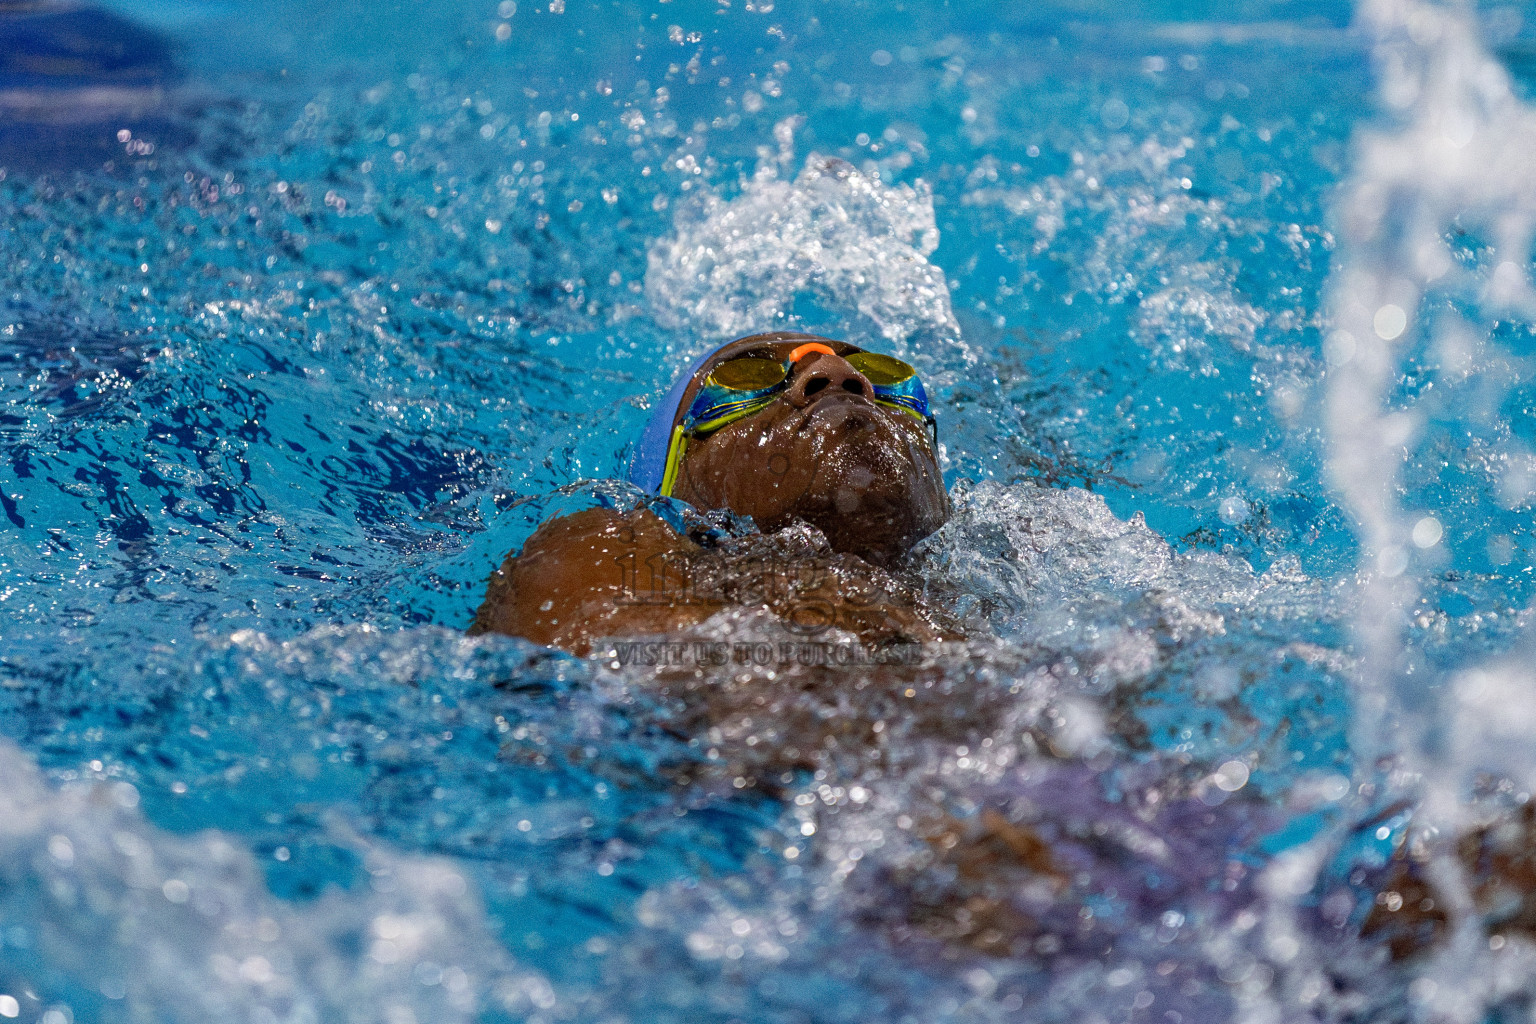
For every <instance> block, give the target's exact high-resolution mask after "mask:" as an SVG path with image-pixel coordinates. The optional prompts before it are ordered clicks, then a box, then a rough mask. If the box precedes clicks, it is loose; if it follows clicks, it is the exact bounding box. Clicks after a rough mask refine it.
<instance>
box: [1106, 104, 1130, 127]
mask: <svg viewBox="0 0 1536 1024" xmlns="http://www.w3.org/2000/svg"><path fill="white" fill-rule="evenodd" d="M1099 119H1100V120H1101V121H1103V122H1104V127H1105V128H1108V129H1109V130H1110V131H1112V132H1113V131H1119V130H1120V129H1121V128H1124V127H1125V126H1126V124H1128V123H1129V122H1130V120H1131V108H1130V107H1128V106H1126V105H1125V101H1124V100H1122V99H1119V98H1116V99H1112V100H1108V101H1106V102H1105V104H1104V105H1103V106H1102V107H1100V108H1099Z"/></svg>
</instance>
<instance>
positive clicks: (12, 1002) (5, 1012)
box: [0, 995, 21, 1017]
mask: <svg viewBox="0 0 1536 1024" xmlns="http://www.w3.org/2000/svg"><path fill="white" fill-rule="evenodd" d="M20 1013H21V1004H20V1003H18V1002H17V1001H16V997H15V996H13V995H0V1017H15V1016H17V1015H19V1014H20Z"/></svg>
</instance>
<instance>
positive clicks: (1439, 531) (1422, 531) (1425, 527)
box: [1413, 516, 1445, 548]
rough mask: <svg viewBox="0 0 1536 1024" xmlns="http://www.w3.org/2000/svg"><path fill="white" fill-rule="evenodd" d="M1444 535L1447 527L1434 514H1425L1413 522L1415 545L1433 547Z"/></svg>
mask: <svg viewBox="0 0 1536 1024" xmlns="http://www.w3.org/2000/svg"><path fill="white" fill-rule="evenodd" d="M1444 535H1445V528H1444V527H1442V526H1441V525H1440V520H1438V519H1436V518H1435V517H1434V516H1425V517H1424V518H1423V519H1420V520H1419V521H1418V522H1417V523H1414V524H1413V544H1414V547H1420V548H1432V547H1434V546H1435V545H1436V544H1439V543H1440V538H1441V537H1443V536H1444Z"/></svg>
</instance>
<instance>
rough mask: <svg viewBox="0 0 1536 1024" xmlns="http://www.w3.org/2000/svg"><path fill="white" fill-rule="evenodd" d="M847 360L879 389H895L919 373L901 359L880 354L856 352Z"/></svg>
mask: <svg viewBox="0 0 1536 1024" xmlns="http://www.w3.org/2000/svg"><path fill="white" fill-rule="evenodd" d="M847 359H848V365H850V366H852V367H853V368H854V369H855V370H858V371H859V372H860V373H862V374H863V375H864V376H865V378H866V379H868V381H869V382H870V383H871V384H873V385H874V386H875V387H877V388H889V387H894V386H896V385H897V384H900V383H901V382H902V381H904V380H907V379H909V378H910V377H912V376H913V375H914V374H916V373H917V371H916V370H914V369H913V368H912V367H911V366H909V365H907V364H906V363H904V362H902V361H901V360H900V359H897V358H895V357H894V356H887V355H881V354H880V353H879V352H855V353H853V354H852V355H850V356H848V357H847Z"/></svg>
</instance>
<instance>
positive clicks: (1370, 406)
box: [1270, 0, 1536, 1024]
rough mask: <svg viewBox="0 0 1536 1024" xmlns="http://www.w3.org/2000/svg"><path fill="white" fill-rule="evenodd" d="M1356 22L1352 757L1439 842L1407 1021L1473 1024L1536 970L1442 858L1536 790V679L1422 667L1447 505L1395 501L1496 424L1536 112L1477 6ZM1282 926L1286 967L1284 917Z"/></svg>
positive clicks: (1391, 13)
mask: <svg viewBox="0 0 1536 1024" xmlns="http://www.w3.org/2000/svg"><path fill="white" fill-rule="evenodd" d="M1358 11H1359V16H1360V21H1361V22H1362V24H1363V25H1364V27H1365V28H1366V29H1367V30H1368V31H1369V32H1370V33H1371V34H1372V36H1373V40H1374V46H1375V54H1376V58H1377V63H1378V67H1379V74H1380V99H1381V102H1382V106H1383V108H1384V115H1385V116H1384V118H1383V120H1382V121H1378V122H1376V123H1375V124H1374V125H1373V126H1371V127H1366V128H1362V129H1360V130H1359V131H1358V132H1357V135H1356V139H1355V154H1354V169H1353V171H1352V173H1351V175H1350V177H1349V178H1348V180H1347V181H1346V182H1345V185H1344V188H1343V189H1342V190H1341V193H1340V196H1339V201H1338V205H1337V213H1338V218H1337V219H1338V222H1339V226H1340V230H1339V235H1340V254H1339V259H1338V261H1337V263H1336V264H1335V267H1334V270H1333V272H1332V276H1331V279H1330V284H1329V296H1328V301H1329V307H1330V321H1331V332H1330V334H1329V335H1328V338H1327V343H1326V349H1327V353H1328V356H1329V361H1330V363H1331V364H1332V371H1331V373H1330V374H1329V379H1328V390H1327V427H1328V433H1329V436H1330V440H1331V444H1330V467H1329V468H1330V472H1331V474H1332V478H1333V481H1334V484H1335V485H1336V486H1337V487H1338V488H1339V490H1340V492H1341V493H1342V494H1343V497H1344V500H1345V503H1346V504H1347V506H1348V507H1349V509H1350V511H1351V512H1352V513H1353V514H1354V516H1355V518H1356V520H1357V522H1358V527H1357V533H1358V536H1359V539H1360V541H1361V547H1362V560H1361V566H1360V569H1361V573H1360V575H1361V580H1362V591H1361V594H1360V601H1359V610H1358V612H1357V615H1356V631H1355V633H1356V644H1357V651H1358V654H1359V657H1360V663H1359V673H1358V692H1357V706H1356V711H1355V714H1354V717H1353V725H1352V729H1353V737H1352V743H1353V746H1354V748H1355V753H1356V757H1357V763H1358V764H1359V765H1361V766H1362V767H1361V770H1362V771H1363V772H1365V773H1367V774H1368V773H1370V772H1371V771H1372V770H1373V769H1375V768H1377V767H1379V766H1380V765H1382V764H1386V763H1392V764H1394V765H1396V766H1397V768H1398V771H1397V773H1396V774H1395V775H1394V779H1395V780H1397V781H1398V782H1399V783H1401V784H1403V785H1404V786H1405V788H1406V790H1407V793H1408V795H1410V796H1415V797H1418V798H1419V799H1420V801H1421V803H1420V812H1419V815H1420V820H1421V822H1422V823H1423V824H1427V825H1433V826H1436V827H1438V828H1439V830H1440V831H1439V836H1440V839H1439V842H1440V849H1439V851H1438V856H1437V858H1436V860H1435V863H1434V864H1433V865H1432V867H1431V869H1430V871H1431V876H1432V877H1433V878H1434V880H1435V882H1436V886H1437V888H1438V890H1439V892H1440V894H1441V902H1442V906H1443V907H1444V908H1445V909H1447V910H1448V911H1449V912H1450V914H1451V917H1452V923H1453V925H1454V926H1455V928H1454V931H1455V934H1454V936H1453V938H1452V940H1451V941H1450V942H1448V943H1446V944H1445V945H1444V946H1443V947H1442V948H1441V949H1440V950H1439V951H1438V952H1436V954H1435V955H1434V956H1433V957H1431V958H1429V959H1428V960H1426V961H1425V962H1423V963H1422V964H1421V965H1420V966H1419V967H1418V968H1417V972H1418V975H1419V976H1418V979H1417V980H1416V981H1413V983H1412V984H1411V985H1410V986H1409V989H1408V994H1409V1000H1410V1003H1411V1004H1412V1006H1413V1008H1412V1010H1411V1011H1409V1012H1410V1015H1411V1016H1412V1017H1414V1018H1415V1019H1426V1020H1445V1021H1456V1022H1463V1021H1464V1022H1468V1024H1471V1022H1474V1021H1479V1020H1483V1019H1485V1017H1486V1015H1487V1013H1488V1010H1489V1007H1490V1006H1492V1005H1493V1004H1494V1002H1495V1001H1497V1000H1499V999H1502V998H1506V997H1507V996H1508V995H1509V994H1510V993H1511V992H1512V991H1520V990H1522V989H1523V990H1526V991H1529V987H1530V981H1529V978H1530V972H1529V970H1526V969H1521V970H1513V968H1515V967H1516V966H1517V965H1516V963H1515V961H1513V960H1511V959H1510V957H1511V956H1514V955H1516V954H1515V953H1513V952H1511V951H1506V952H1504V953H1503V954H1500V953H1498V952H1495V951H1491V950H1490V949H1489V945H1488V943H1487V941H1486V938H1485V936H1484V935H1483V933H1482V931H1481V928H1479V927H1477V922H1476V920H1475V915H1474V913H1473V912H1472V911H1471V910H1470V902H1471V901H1470V899H1469V896H1468V892H1467V888H1466V880H1465V879H1464V878H1463V877H1461V871H1460V868H1459V865H1458V863H1457V861H1456V858H1455V857H1454V855H1453V854H1452V852H1451V849H1450V847H1451V846H1452V844H1453V843H1454V840H1455V837H1456V836H1457V835H1458V834H1459V833H1460V832H1461V831H1462V830H1463V829H1464V828H1465V827H1466V826H1467V825H1468V824H1469V823H1470V821H1471V817H1472V814H1473V812H1472V810H1471V808H1470V806H1469V804H1468V801H1467V797H1468V793H1469V791H1470V790H1471V788H1472V786H1473V783H1474V781H1475V780H1476V778H1477V777H1478V775H1479V774H1480V773H1483V772H1487V771H1493V772H1496V773H1499V774H1502V775H1505V776H1507V777H1509V778H1511V779H1512V780H1513V781H1514V782H1515V783H1516V785H1517V786H1519V787H1520V788H1521V789H1524V790H1530V789H1531V788H1532V787H1533V785H1536V746H1533V744H1532V743H1531V735H1532V732H1531V728H1530V726H1531V724H1532V717H1531V715H1530V714H1529V712H1528V711H1527V710H1525V709H1526V708H1527V706H1528V704H1529V701H1530V694H1531V692H1532V690H1533V687H1536V677H1533V675H1532V673H1531V670H1530V669H1529V667H1528V666H1521V665H1515V664H1512V663H1509V662H1495V663H1493V664H1488V665H1483V666H1480V667H1477V668H1472V669H1468V670H1464V671H1462V672H1460V673H1459V674H1455V675H1452V676H1450V677H1449V678H1447V677H1446V675H1444V674H1442V673H1437V672H1435V671H1433V670H1430V671H1426V670H1425V665H1424V663H1423V661H1422V660H1420V659H1417V658H1415V657H1414V655H1413V652H1412V651H1411V650H1410V638H1409V635H1408V615H1409V612H1410V610H1411V609H1412V608H1413V607H1414V605H1415V602H1416V601H1417V600H1418V598H1419V596H1420V594H1421V591H1422V590H1423V584H1424V583H1425V581H1426V580H1427V579H1428V578H1429V575H1430V573H1432V572H1433V571H1434V566H1435V559H1434V554H1435V548H1436V546H1437V545H1438V544H1439V543H1440V542H1441V538H1442V524H1441V522H1440V520H1439V519H1436V518H1434V517H1433V515H1431V514H1430V513H1431V512H1434V511H1436V510H1430V509H1424V508H1412V507H1409V506H1408V504H1407V503H1405V501H1404V498H1403V495H1404V494H1405V493H1411V492H1410V491H1409V490H1408V487H1409V484H1410V483H1411V478H1410V477H1409V475H1408V467H1409V465H1410V460H1412V458H1413V457H1414V453H1415V449H1416V446H1418V445H1420V444H1421V443H1424V441H1425V438H1426V436H1427V435H1428V431H1429V430H1430V429H1432V420H1433V419H1434V418H1436V415H1437V413H1439V414H1440V417H1441V418H1445V417H1446V416H1447V415H1448V417H1449V418H1450V419H1453V420H1459V421H1460V422H1461V424H1463V425H1471V426H1473V427H1478V426H1487V425H1494V426H1497V423H1496V421H1497V419H1498V417H1499V416H1500V413H1499V411H1498V409H1499V404H1500V402H1499V400H1498V399H1497V398H1496V399H1495V400H1492V401H1489V400H1487V398H1486V392H1487V390H1488V389H1490V388H1491V389H1492V390H1494V391H1496V392H1498V398H1502V395H1503V392H1504V389H1505V388H1507V386H1508V384H1509V382H1510V376H1509V375H1508V374H1507V370H1505V369H1504V367H1506V366H1507V365H1508V363H1509V362H1510V361H1511V359H1512V356H1513V353H1510V352H1509V351H1507V350H1506V349H1505V348H1504V347H1503V346H1502V344H1501V342H1500V341H1499V340H1498V338H1497V336H1496V335H1495V334H1494V328H1495V327H1496V326H1497V323H1498V320H1500V319H1504V320H1509V319H1514V320H1517V321H1521V322H1529V321H1530V320H1531V318H1532V315H1533V313H1536V293H1533V291H1532V288H1531V284H1530V281H1529V279H1528V275H1527V268H1528V266H1529V260H1530V252H1531V244H1532V240H1533V237H1536V178H1533V177H1532V175H1531V173H1530V168H1531V167H1532V165H1533V163H1536V110H1533V109H1532V108H1531V107H1530V106H1528V105H1527V104H1525V103H1524V102H1522V101H1521V100H1520V99H1519V97H1518V96H1517V95H1516V94H1515V93H1514V91H1513V89H1512V87H1511V82H1510V79H1509V75H1508V73H1507V72H1506V71H1505V69H1504V68H1503V67H1502V66H1501V65H1500V64H1499V63H1498V62H1497V61H1496V60H1494V59H1493V58H1492V57H1491V56H1490V55H1489V54H1488V52H1487V51H1486V50H1485V49H1484V47H1483V45H1482V43H1481V41H1480V39H1479V36H1478V32H1477V27H1476V25H1475V24H1473V22H1472V21H1471V17H1472V15H1473V13H1474V12H1473V11H1472V9H1471V7H1470V5H1468V6H1466V7H1460V6H1451V5H1448V6H1445V7H1442V6H1438V5H1435V4H1431V3H1424V2H1419V0H1362V2H1361V3H1360V5H1359V8H1358ZM1457 236H1460V237H1463V238H1470V239H1472V240H1474V241H1472V242H1470V243H1467V245H1468V246H1469V247H1471V248H1476V246H1477V244H1478V243H1479V242H1481V243H1483V244H1485V245H1486V248H1485V249H1483V250H1481V251H1479V252H1476V253H1474V254H1473V256H1472V258H1468V253H1467V250H1466V248H1464V249H1463V251H1462V252H1461V253H1460V254H1457V253H1453V251H1452V249H1451V244H1452V240H1453V238H1455V237H1457ZM1458 256H1459V258H1458ZM1425 364H1427V365H1429V366H1437V367H1438V370H1439V372H1438V373H1437V374H1436V375H1435V376H1434V377H1433V381H1434V389H1435V390H1433V391H1430V390H1428V389H1423V390H1420V391H1418V393H1417V394H1416V395H1412V396H1405V395H1404V394H1402V393H1400V388H1401V382H1402V380H1403V377H1404V374H1405V373H1408V372H1411V371H1412V370H1413V369H1414V368H1415V367H1416V366H1419V365H1425ZM1479 389H1481V390H1479ZM1447 410H1449V413H1447V412H1446V411H1447ZM1495 433H1496V434H1497V433H1499V431H1497V430H1496V431H1495ZM1465 436H1466V435H1465V432H1464V433H1463V435H1462V436H1461V438H1462V439H1460V440H1459V441H1458V445H1465V444H1466V443H1467V442H1466V441H1465V439H1464V438H1465ZM1502 443H1503V444H1504V450H1503V451H1501V452H1496V453H1495V458H1494V459H1493V460H1492V464H1493V465H1499V464H1504V465H1514V464H1518V463H1519V462H1521V461H1522V460H1523V459H1526V458H1528V455H1529V453H1528V452H1523V451H1522V450H1520V448H1519V446H1518V443H1517V442H1512V441H1507V440H1506V441H1504V442H1502ZM1461 454H1463V452H1461V451H1457V452H1455V453H1454V454H1452V455H1450V456H1449V457H1451V458H1456V457H1457V456H1459V455H1461ZM1490 475H1492V474H1490ZM1502 483H1504V484H1505V485H1506V486H1505V488H1504V489H1505V490H1506V491H1507V490H1508V487H1507V484H1508V481H1503V482H1502ZM1484 484H1485V486H1486V490H1487V493H1472V492H1471V491H1469V488H1468V487H1465V486H1463V487H1461V488H1460V490H1459V491H1458V492H1457V493H1456V494H1455V495H1454V497H1453V498H1452V499H1450V500H1452V501H1454V502H1456V503H1458V505H1459V507H1458V509H1457V510H1456V513H1457V515H1458V516H1459V518H1460V519H1462V520H1464V521H1467V522H1469V523H1476V522H1478V521H1479V520H1482V519H1487V518H1489V517H1490V516H1491V515H1492V514H1494V513H1495V512H1497V511H1498V509H1497V507H1496V504H1495V503H1496V502H1497V501H1498V498H1497V493H1498V491H1499V490H1500V484H1501V481H1500V480H1498V479H1497V478H1496V476H1495V477H1494V478H1492V479H1489V480H1486V481H1484ZM1414 500H1415V499H1413V498H1409V499H1408V501H1409V502H1412V501H1414ZM1418 500H1420V501H1422V500H1424V499H1422V498H1420V499H1418ZM1510 504H1513V503H1510ZM1442 518H1444V515H1443V513H1442ZM1452 539H1453V538H1451V537H1446V540H1447V541H1450V540H1452ZM1383 758H1386V759H1389V760H1388V761H1384V760H1381V759H1383ZM1314 855H1315V854H1314V853H1312V852H1306V851H1302V852H1298V853H1297V855H1296V856H1295V857H1292V858H1288V859H1286V860H1284V861H1283V862H1282V863H1280V864H1278V865H1277V866H1276V867H1275V868H1274V869H1273V870H1272V871H1271V879H1270V881H1271V883H1272V888H1273V889H1274V891H1275V892H1276V893H1279V894H1282V895H1283V894H1286V893H1292V894H1294V893H1297V892H1299V891H1301V890H1302V889H1304V888H1305V886H1304V885H1302V884H1301V883H1300V882H1299V879H1300V878H1301V877H1303V876H1307V875H1308V874H1309V873H1310V872H1314V871H1315V869H1316V868H1317V862H1315V861H1309V860H1308V859H1309V858H1311V857H1313V856H1314ZM1273 925H1274V927H1273V929H1272V930H1274V932H1275V935H1276V936H1279V938H1278V939H1276V941H1277V942H1279V943H1280V946H1282V947H1284V948H1285V949H1286V951H1287V952H1288V953H1289V954H1290V955H1294V946H1295V942H1294V939H1293V938H1291V937H1289V936H1288V935H1287V934H1286V927H1287V926H1286V925H1285V923H1284V919H1283V915H1281V916H1277V917H1276V919H1275V922H1273ZM1527 966H1528V965H1527ZM1303 973H1304V972H1303ZM1322 976H1323V975H1322V972H1320V971H1314V973H1313V975H1312V976H1311V977H1312V978H1313V979H1314V981H1315V979H1316V978H1320V977H1322ZM1299 984H1300V986H1301V989H1298V990H1297V991H1301V990H1302V989H1305V988H1306V987H1307V986H1308V985H1313V988H1314V990H1315V989H1316V986H1315V984H1313V981H1302V982H1299ZM1313 994H1314V996H1315V991H1314V993H1313Z"/></svg>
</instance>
